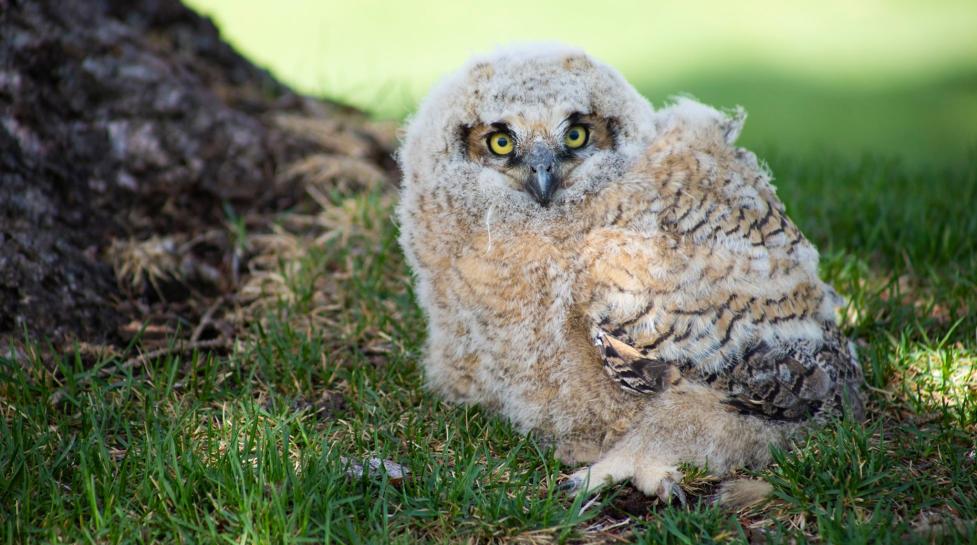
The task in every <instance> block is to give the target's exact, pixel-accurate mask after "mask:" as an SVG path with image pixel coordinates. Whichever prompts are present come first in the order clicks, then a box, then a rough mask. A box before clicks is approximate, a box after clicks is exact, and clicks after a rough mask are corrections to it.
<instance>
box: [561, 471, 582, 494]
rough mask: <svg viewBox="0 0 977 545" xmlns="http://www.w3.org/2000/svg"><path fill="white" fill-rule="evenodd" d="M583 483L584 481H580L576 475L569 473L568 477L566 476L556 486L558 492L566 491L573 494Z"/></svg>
mask: <svg viewBox="0 0 977 545" xmlns="http://www.w3.org/2000/svg"><path fill="white" fill-rule="evenodd" d="M584 484H586V483H585V482H583V481H580V479H579V478H578V477H577V476H576V475H570V476H569V477H567V478H566V480H565V481H563V482H561V483H560V484H558V485H557V486H556V488H557V490H559V491H560V492H566V493H567V494H574V493H576V492H577V491H578V490H579V489H580V488H582V487H583V486H584Z"/></svg>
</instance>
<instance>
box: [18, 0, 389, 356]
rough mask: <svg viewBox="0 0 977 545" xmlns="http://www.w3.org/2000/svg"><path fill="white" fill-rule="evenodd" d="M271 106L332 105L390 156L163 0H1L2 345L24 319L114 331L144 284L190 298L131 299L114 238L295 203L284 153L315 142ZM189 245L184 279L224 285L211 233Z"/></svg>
mask: <svg viewBox="0 0 977 545" xmlns="http://www.w3.org/2000/svg"><path fill="white" fill-rule="evenodd" d="M281 113H291V114H295V115H297V116H305V117H310V118H317V119H338V120H340V121H341V123H342V127H343V130H344V131H347V132H349V133H350V134H352V135H353V137H354V138H356V139H358V140H357V142H358V143H359V148H357V149H358V150H359V151H358V153H359V154H360V155H361V156H363V157H365V158H366V159H367V160H369V161H372V162H373V163H374V164H376V165H377V166H378V167H379V168H382V169H386V170H388V171H389V169H391V168H393V167H392V164H391V162H390V159H389V151H390V150H389V146H390V143H389V142H381V141H380V140H378V138H377V137H375V135H374V134H372V133H371V132H370V131H369V130H367V129H366V128H363V127H366V121H365V119H364V118H363V117H362V116H360V115H358V114H357V113H356V112H353V111H352V110H350V109H348V108H344V107H341V106H338V105H335V104H331V103H327V102H321V101H315V100H311V99H308V98H305V97H301V96H299V95H296V94H295V93H293V92H291V91H290V90H289V89H287V88H286V87H285V86H283V85H281V84H280V83H278V82H277V81H276V80H275V79H274V78H272V77H271V76H270V75H269V74H268V73H266V72H265V71H263V70H260V69H258V68H256V67H255V66H253V65H252V64H250V63H249V62H247V61H246V60H245V59H243V58H242V57H241V56H240V55H238V54H237V53H236V52H235V51H233V50H232V49H231V48H230V47H229V46H228V45H227V44H225V43H224V42H222V41H221V39H220V37H219V35H218V32H217V30H216V28H215V27H214V25H213V24H211V22H210V21H209V20H207V19H205V18H202V17H199V16H198V15H196V14H195V13H193V12H191V11H190V10H188V9H187V8H185V7H184V6H183V5H181V4H180V3H179V2H178V1H176V0H71V1H62V0H0V354H2V353H3V351H4V348H3V347H5V346H7V345H8V343H10V342H14V341H17V340H20V339H22V338H23V337H24V335H25V332H26V333H27V335H29V336H32V337H36V338H40V339H47V340H49V341H51V342H53V343H54V345H55V346H66V345H68V344H69V343H72V342H75V341H90V342H97V343H105V342H108V343H118V342H121V341H123V340H125V339H124V338H123V337H121V336H120V333H119V328H120V327H121V326H122V325H123V324H125V323H126V322H128V321H129V320H131V319H132V316H133V315H134V314H139V313H140V312H142V313H145V312H147V311H146V308H148V307H147V305H149V304H151V303H153V300H154V298H164V299H169V302H171V303H172V302H174V301H175V302H179V301H181V297H182V299H184V300H185V299H187V298H188V297H189V296H188V295H187V294H182V295H181V294H180V293H164V294H163V295H160V294H159V293H155V294H154V293H138V294H136V298H135V301H133V297H132V295H133V294H131V293H127V292H126V290H125V289H123V288H122V287H120V282H119V281H118V279H117V278H115V273H114V271H113V268H112V266H110V264H109V260H108V254H109V252H110V248H111V246H112V243H113V241H116V240H125V239H143V240H144V239H147V238H150V237H152V236H154V235H157V234H158V235H160V236H163V235H164V234H165V235H167V236H168V235H171V234H173V233H184V234H185V235H186V237H184V240H185V239H186V238H188V237H192V236H194V235H195V234H199V233H201V232H205V231H206V230H207V228H209V227H214V226H221V225H224V223H225V222H226V219H227V213H228V212H227V210H229V209H233V210H235V211H237V213H243V212H247V211H249V210H275V209H283V208H285V207H288V206H292V205H293V204H294V203H295V202H296V200H297V199H299V198H300V195H299V194H298V193H299V192H300V190H299V189H297V188H296V187H294V184H292V185H290V184H288V183H287V181H284V182H283V181H282V177H281V176H278V174H279V171H280V169H281V166H282V165H284V164H286V163H288V162H289V161H290V160H292V159H294V158H296V157H298V156H300V155H301V154H303V153H308V152H309V151H310V150H312V149H313V148H316V147H321V146H322V142H321V139H320V140H319V141H314V139H311V140H310V139H308V138H303V137H302V135H300V134H296V133H294V132H292V131H288V130H285V129H283V128H281V125H280V124H276V123H275V121H274V119H275V117H274V116H275V115H278V114H281ZM361 128H363V130H360V129H361ZM228 207H230V208H228ZM218 246H220V245H219V244H218ZM195 252H196V254H195V255H196V256H197V258H198V259H199V261H200V262H201V265H200V267H201V268H202V269H205V270H207V271H211V272H215V274H213V275H211V276H212V277H214V278H211V279H210V282H209V284H208V283H207V282H202V283H199V285H198V286H196V288H193V289H197V288H199V290H200V291H203V292H209V293H211V294H212V293H213V292H220V291H222V290H227V289H229V287H228V286H227V285H226V282H224V281H222V280H219V278H229V277H231V276H233V275H232V274H231V272H232V271H229V270H228V268H229V267H232V266H237V265H236V264H235V265H232V264H231V263H230V261H229V260H228V259H227V252H225V251H224V248H220V247H218V248H214V247H208V246H207V244H203V245H201V246H200V247H199V248H197V249H195ZM203 276H207V275H206V274H205V275H203ZM215 278H218V279H217V280H215ZM205 284H206V285H205ZM156 291H158V290H156ZM163 291H164V292H166V289H164V290H163ZM177 291H179V290H177ZM194 308H196V307H194ZM140 309H141V310H140ZM197 312H199V310H197Z"/></svg>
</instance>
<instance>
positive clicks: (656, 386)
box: [594, 324, 864, 421]
mask: <svg viewBox="0 0 977 545" xmlns="http://www.w3.org/2000/svg"><path fill="white" fill-rule="evenodd" d="M824 329H825V337H824V341H823V342H822V343H821V344H820V346H818V345H816V344H815V343H814V342H811V341H797V342H793V343H789V344H786V345H783V346H779V347H776V348H774V347H772V346H770V345H769V344H767V343H766V342H762V341H761V342H758V343H756V344H755V345H754V346H753V347H752V348H750V349H749V350H747V351H746V352H745V353H744V354H743V355H742V357H741V358H740V359H739V360H738V361H737V362H735V363H734V364H732V365H731V366H730V367H729V368H727V369H724V370H723V371H721V372H716V373H710V374H708V375H702V374H700V373H697V372H696V370H695V369H694V368H693V366H691V365H689V364H688V363H682V362H668V361H663V360H660V359H653V358H649V357H647V356H645V355H643V354H642V353H641V352H640V351H639V350H638V349H636V348H635V347H634V346H632V344H629V343H630V339H628V338H627V335H626V333H624V332H623V331H621V330H617V331H615V333H617V335H614V334H611V333H610V332H608V331H606V330H605V329H603V328H600V327H598V328H596V329H595V333H594V344H595V346H597V348H598V352H599V353H600V355H601V358H602V360H603V364H604V371H605V372H606V373H607V374H608V375H609V376H610V377H611V378H613V379H614V380H615V381H616V382H617V383H618V384H619V385H620V386H621V388H623V389H624V390H626V391H628V392H631V393H634V394H655V393H659V392H662V391H663V390H665V389H666V388H668V387H669V386H672V385H674V384H677V383H678V382H679V381H680V380H682V379H683V378H689V379H691V380H696V381H699V382H702V383H705V384H708V385H710V386H711V387H713V388H715V389H718V390H720V391H722V392H724V393H725V394H726V400H724V403H726V404H727V405H728V406H729V407H730V408H731V409H732V410H736V411H738V412H740V413H742V414H749V415H753V416H760V417H765V418H769V419H771V420H778V421H801V420H807V419H809V418H812V417H814V416H815V415H818V414H820V413H824V412H831V413H838V412H840V411H841V408H842V406H847V407H849V408H850V409H851V410H852V413H853V414H854V416H855V417H856V418H858V419H861V418H862V417H863V415H864V409H863V407H862V401H861V398H860V394H859V392H858V385H859V383H860V382H861V370H860V368H859V365H858V362H857V360H856V359H855V356H854V354H853V353H852V352H851V349H850V348H849V347H848V346H847V340H846V339H845V338H844V336H843V335H842V334H841V332H840V331H838V329H837V327H836V326H834V325H833V324H825V325H824Z"/></svg>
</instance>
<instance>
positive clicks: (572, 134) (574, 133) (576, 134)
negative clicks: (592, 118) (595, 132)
mask: <svg viewBox="0 0 977 545" xmlns="http://www.w3.org/2000/svg"><path fill="white" fill-rule="evenodd" d="M577 138H580V133H579V132H577V131H576V129H574V130H572V131H570V140H576V139H577Z"/></svg>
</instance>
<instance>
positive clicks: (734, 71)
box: [189, 0, 977, 164]
mask: <svg viewBox="0 0 977 545" xmlns="http://www.w3.org/2000/svg"><path fill="white" fill-rule="evenodd" d="M189 4H190V5H191V6H193V7H195V8H196V9H197V10H198V11H200V12H202V13H204V14H206V15H209V16H211V17H212V18H213V19H214V20H215V22H216V23H217V24H218V26H219V27H220V29H221V31H222V33H223V35H224V36H225V37H226V38H227V39H228V40H229V41H230V42H231V43H232V44H234V45H235V46H236V47H237V48H238V49H239V50H241V51H243V52H244V53H245V54H247V55H248V56H249V57H250V58H251V59H253V60H254V61H255V62H257V63H258V64H260V65H263V66H265V67H267V68H269V69H270V70H271V71H272V72H273V73H274V74H275V75H277V76H278V77H279V78H280V79H282V80H284V81H285V82H286V83H288V84H290V85H292V86H294V87H295V88H297V89H299V90H300V91H303V92H306V93H309V94H313V95H320V96H327V97H330V98H336V99H339V100H342V101H344V102H347V103H351V104H353V105H356V106H359V107H361V108H363V109H366V110H368V111H370V112H372V113H373V114H374V115H376V116H379V117H388V118H390V117H393V118H400V117H403V116H404V115H407V114H408V113H409V112H410V111H411V110H412V109H413V107H414V106H415V104H416V103H417V101H418V100H419V99H420V98H422V97H423V96H424V93H425V92H426V91H427V89H428V88H429V87H430V86H431V85H432V84H433V83H434V82H435V81H437V79H438V78H439V77H441V76H442V75H444V74H446V73H447V72H449V71H451V70H452V69H454V68H455V67H457V66H458V65H460V64H461V63H463V62H464V61H465V60H466V59H467V58H468V57H469V56H470V55H471V54H473V53H476V52H482V51H486V50H490V49H492V48H493V47H495V46H496V45H498V44H504V43H509V42H512V41H540V40H548V41H553V40H555V41H560V42H566V43H570V44H574V45H578V46H580V47H583V48H584V49H586V50H587V51H589V52H590V53H592V54H593V55H595V56H596V57H598V58H600V59H602V60H604V61H606V62H608V63H610V64H612V65H614V66H616V67H617V68H618V69H620V70H621V71H622V72H623V73H624V75H625V76H626V77H627V78H628V79H629V80H630V81H631V82H632V83H634V84H635V86H636V87H637V88H638V89H639V90H640V91H641V92H642V93H644V94H645V95H646V96H647V97H648V98H649V99H651V100H652V102H653V103H654V104H655V105H656V106H660V105H661V104H662V103H663V102H665V101H667V99H668V97H670V96H673V95H676V94H691V95H693V96H695V97H697V98H699V99H701V100H703V101H705V102H708V103H711V104H714V105H717V106H723V107H726V106H734V105H742V106H744V107H746V108H747V111H748V112H749V116H750V117H749V121H748V123H747V125H746V130H745V132H744V134H743V138H742V140H741V141H742V142H743V143H745V144H746V145H749V146H753V147H755V148H758V149H760V150H764V151H775V152H780V153H785V154H790V155H797V156H801V155H803V156H811V155H821V154H826V155H827V156H843V157H849V158H857V157H860V156H861V155H864V154H866V153H868V154H877V155H883V156H900V157H902V158H903V159H904V160H905V161H906V163H908V164H911V163H921V162H922V163H930V164H932V163H947V162H958V161H961V160H965V159H967V158H968V157H973V156H974V155H975V152H977V0H937V1H928V2H927V1H918V0H915V1H909V0H891V1H882V0H872V1H859V0H849V1H843V0H827V1H824V0H822V1H816V2H815V1H798V2H777V1H773V0H741V1H738V2H723V1H717V0H711V1H687V2H669V3H664V2H650V1H622V2H602V3H598V2H594V1H590V2H576V1H568V0H565V1H553V0H547V1H523V2H491V1H485V0H482V1H477V2H468V1H457V0H456V1H451V0H423V1H404V2H390V1H387V2H384V1H382V0H369V1H359V2H323V1H315V0H282V1H279V2H267V1H258V0H189Z"/></svg>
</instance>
